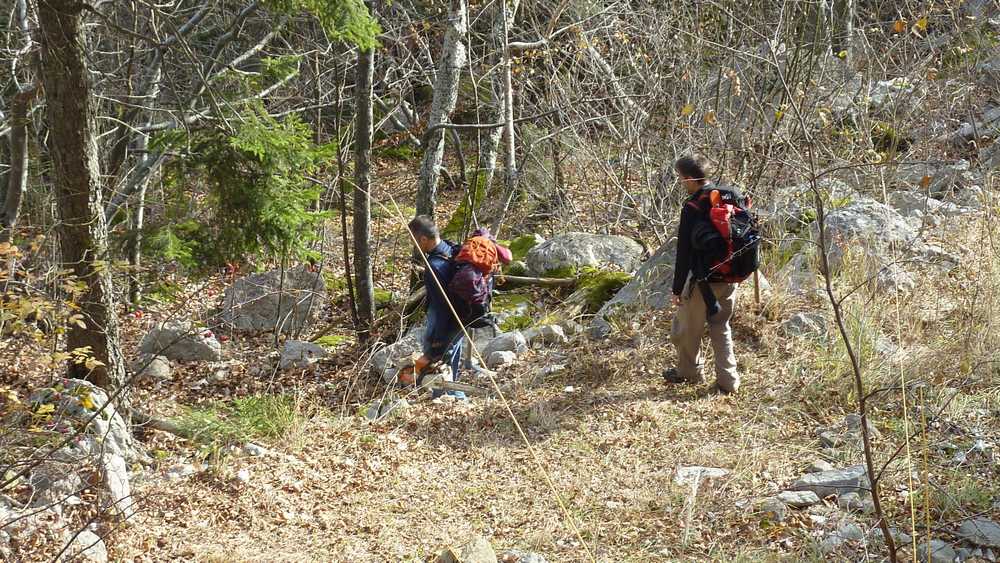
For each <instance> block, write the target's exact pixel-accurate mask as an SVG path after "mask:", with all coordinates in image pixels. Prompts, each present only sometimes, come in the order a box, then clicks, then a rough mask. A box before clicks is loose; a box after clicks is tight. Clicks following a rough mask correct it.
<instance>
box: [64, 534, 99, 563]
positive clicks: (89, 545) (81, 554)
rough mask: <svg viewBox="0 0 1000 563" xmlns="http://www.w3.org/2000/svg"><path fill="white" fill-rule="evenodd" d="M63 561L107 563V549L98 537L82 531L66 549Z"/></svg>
mask: <svg viewBox="0 0 1000 563" xmlns="http://www.w3.org/2000/svg"><path fill="white" fill-rule="evenodd" d="M65 560H66V561H74V562H77V561H79V562H81V563H107V561H108V548H107V546H106V545H104V540H102V539H101V537H100V536H98V535H97V534H95V533H94V532H91V531H90V530H82V531H81V532H80V533H79V534H76V538H75V539H73V543H72V544H71V545H70V546H69V547H68V548H67V549H66V552H65Z"/></svg>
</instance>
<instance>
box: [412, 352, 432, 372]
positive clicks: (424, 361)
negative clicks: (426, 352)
mask: <svg viewBox="0 0 1000 563" xmlns="http://www.w3.org/2000/svg"><path fill="white" fill-rule="evenodd" d="M430 363H431V359H430V358H428V357H427V356H420V357H419V358H417V359H416V360H415V361H414V362H413V371H414V372H416V373H417V374H418V375H419V374H421V373H423V371H424V370H425V369H427V366H428V365H430Z"/></svg>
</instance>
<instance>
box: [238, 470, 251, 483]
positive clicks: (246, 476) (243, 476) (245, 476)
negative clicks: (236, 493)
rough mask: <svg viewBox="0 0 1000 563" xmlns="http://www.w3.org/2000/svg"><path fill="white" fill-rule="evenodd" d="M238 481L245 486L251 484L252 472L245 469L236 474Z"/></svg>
mask: <svg viewBox="0 0 1000 563" xmlns="http://www.w3.org/2000/svg"><path fill="white" fill-rule="evenodd" d="M236 480H237V481H239V482H240V483H243V484H244V485H245V484H247V483H249V482H250V470H249V469H247V468H246V467H244V468H243V469H240V470H239V471H237V472H236Z"/></svg>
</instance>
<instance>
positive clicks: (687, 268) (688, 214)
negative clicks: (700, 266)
mask: <svg viewBox="0 0 1000 563" xmlns="http://www.w3.org/2000/svg"><path fill="white" fill-rule="evenodd" d="M695 211H696V210H695V209H694V208H692V207H691V206H690V205H688V204H687V203H685V204H684V207H682V208H681V220H680V224H679V225H677V259H676V261H675V262H674V285H673V291H674V295H680V294H681V293H683V291H684V284H685V283H687V279H688V274H689V273H690V272H691V260H692V258H693V257H692V254H693V249H692V248H691V231H692V230H693V229H694V222H695V220H696V219H697V217H696V216H695Z"/></svg>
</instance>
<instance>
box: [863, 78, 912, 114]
mask: <svg viewBox="0 0 1000 563" xmlns="http://www.w3.org/2000/svg"><path fill="white" fill-rule="evenodd" d="M917 86H918V85H917V82H916V81H914V80H912V79H907V78H903V77H897V78H893V79H891V80H880V81H878V82H877V83H875V84H874V85H873V86H872V89H871V92H870V93H869V94H868V100H869V103H870V107H871V109H873V110H876V111H885V112H893V111H894V110H896V109H902V108H903V107H904V106H912V105H914V104H915V103H916V102H915V100H914V96H915V95H916V93H917V90H918V88H917Z"/></svg>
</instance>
